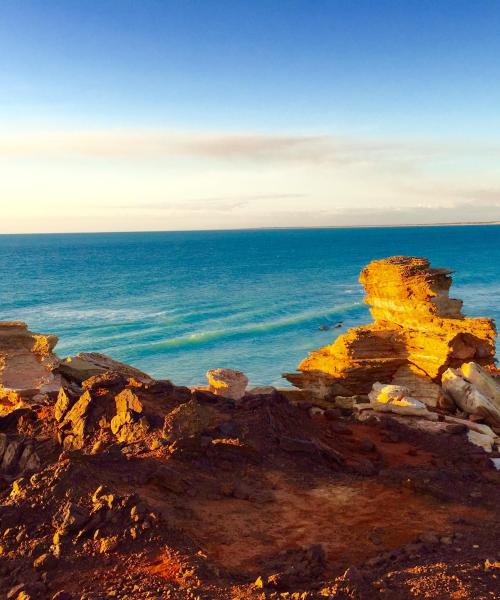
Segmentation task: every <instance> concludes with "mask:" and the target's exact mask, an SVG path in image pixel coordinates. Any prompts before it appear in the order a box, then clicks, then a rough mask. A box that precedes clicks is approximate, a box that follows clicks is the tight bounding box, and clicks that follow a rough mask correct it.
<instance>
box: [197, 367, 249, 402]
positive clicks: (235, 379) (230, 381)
mask: <svg viewBox="0 0 500 600" xmlns="http://www.w3.org/2000/svg"><path fill="white" fill-rule="evenodd" d="M207 379H208V384H209V390H210V392H212V394H215V395H216V396H223V397H224V398H232V399H233V400H241V398H243V396H244V395H245V390H246V388H247V385H248V378H247V376H246V375H245V374H244V373H242V372H241V371H235V370H233V369H211V370H210V371H207Z"/></svg>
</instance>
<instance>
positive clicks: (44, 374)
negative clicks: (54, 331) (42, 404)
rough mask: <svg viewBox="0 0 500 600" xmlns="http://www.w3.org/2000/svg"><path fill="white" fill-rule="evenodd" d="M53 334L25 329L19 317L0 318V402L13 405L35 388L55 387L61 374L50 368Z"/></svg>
mask: <svg viewBox="0 0 500 600" xmlns="http://www.w3.org/2000/svg"><path fill="white" fill-rule="evenodd" d="M56 344H57V337H56V336H55V335H43V334H40V333H32V332H31V331H28V327H27V325H26V323H23V322H22V321H2V322H0V403H1V404H4V405H5V404H8V405H12V404H15V403H16V402H17V401H20V400H21V399H24V398H26V397H31V396H33V395H34V394H36V393H37V392H38V391H40V390H41V391H42V392H46V391H54V390H55V391H57V389H58V387H59V386H60V384H61V382H60V378H59V377H57V376H56V375H54V374H53V372H52V370H53V369H54V367H55V366H56V365H57V363H58V360H59V359H58V357H57V356H56V355H55V354H54V353H53V349H54V347H55V345H56Z"/></svg>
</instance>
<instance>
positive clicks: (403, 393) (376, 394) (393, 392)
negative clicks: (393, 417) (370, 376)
mask: <svg viewBox="0 0 500 600" xmlns="http://www.w3.org/2000/svg"><path fill="white" fill-rule="evenodd" d="M368 398H369V400H370V403H371V404H395V405H398V406H406V407H413V408H423V409H425V408H426V406H425V404H424V403H423V402H420V400H417V399H416V398H412V397H411V396H410V390H409V389H408V388H406V387H404V386H402V385H385V384H383V383H379V382H378V381H376V382H375V383H374V384H373V387H372V391H371V392H370V393H369V394H368Z"/></svg>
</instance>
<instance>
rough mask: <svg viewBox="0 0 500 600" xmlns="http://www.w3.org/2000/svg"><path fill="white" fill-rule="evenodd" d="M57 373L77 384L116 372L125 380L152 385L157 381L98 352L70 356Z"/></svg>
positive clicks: (58, 368) (61, 364)
mask: <svg viewBox="0 0 500 600" xmlns="http://www.w3.org/2000/svg"><path fill="white" fill-rule="evenodd" d="M57 371H58V372H59V373H61V374H62V375H64V377H65V378H66V379H68V380H70V381H76V382H77V383H82V382H83V381H85V380H86V379H89V378H91V377H94V376H96V375H102V374H103V373H106V372H108V371H114V372H116V373H119V374H120V375H122V376H123V377H124V378H127V379H128V378H133V379H135V380H136V381H140V382H141V383H146V384H152V383H154V381H155V380H154V379H153V378H152V377H150V376H149V375H147V374H146V373H143V372H142V371H140V370H139V369H136V368H135V367H131V366H130V365H126V364H125V363H121V362H119V361H117V360H114V359H112V358H110V357H109V356H106V355H105V354H99V353H98V352H80V353H78V354H77V355H76V356H69V357H67V358H65V359H64V361H62V362H61V363H60V364H59V366H58V367H57Z"/></svg>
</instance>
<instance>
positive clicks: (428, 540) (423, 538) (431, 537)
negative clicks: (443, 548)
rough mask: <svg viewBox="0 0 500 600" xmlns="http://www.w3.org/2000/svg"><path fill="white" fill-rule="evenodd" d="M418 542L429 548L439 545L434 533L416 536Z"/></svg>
mask: <svg viewBox="0 0 500 600" xmlns="http://www.w3.org/2000/svg"><path fill="white" fill-rule="evenodd" d="M418 540H419V542H423V543H424V544H429V545H431V546H433V545H435V544H438V543H439V538H438V536H437V535H436V534H435V533H431V532H424V533H421V534H420V535H419V536H418Z"/></svg>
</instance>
